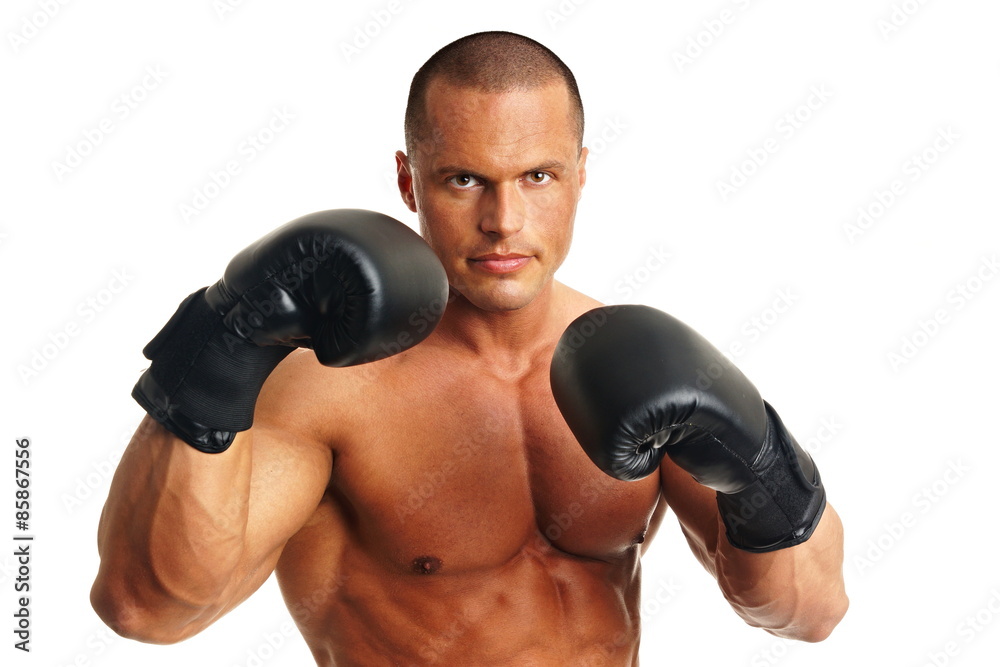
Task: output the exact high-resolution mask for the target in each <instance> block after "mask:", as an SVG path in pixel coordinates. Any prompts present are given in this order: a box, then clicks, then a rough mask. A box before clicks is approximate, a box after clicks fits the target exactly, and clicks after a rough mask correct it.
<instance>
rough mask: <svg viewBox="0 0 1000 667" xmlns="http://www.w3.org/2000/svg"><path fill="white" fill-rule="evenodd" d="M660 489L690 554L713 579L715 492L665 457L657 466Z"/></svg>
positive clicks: (716, 518) (716, 535)
mask: <svg viewBox="0 0 1000 667" xmlns="http://www.w3.org/2000/svg"><path fill="white" fill-rule="evenodd" d="M660 486H661V489H662V490H663V497H664V498H665V499H666V501H667V505H668V506H669V507H670V508H671V509H672V510H673V511H674V514H676V515H677V520H678V521H679V522H680V525H681V530H682V531H683V533H684V537H686V538H687V541H688V544H689V545H690V546H691V550H692V551H693V552H694V554H695V556H696V557H697V558H698V560H699V561H700V562H701V564H702V565H704V566H705V569H707V570H708V571H709V572H711V573H712V574H713V575H715V574H716V571H715V563H714V561H713V559H712V558H711V554H712V553H713V552H714V551H715V546H716V542H717V540H718V538H719V526H720V523H721V522H720V520H719V506H718V504H717V503H716V500H715V491H713V490H712V489H710V488H708V487H707V486H702V485H701V484H699V483H698V482H696V481H695V480H694V478H693V477H691V475H690V474H689V473H687V472H686V471H684V470H682V469H681V468H680V467H678V466H677V464H675V463H674V462H673V461H671V459H670V457H669V456H664V457H663V461H662V462H661V463H660Z"/></svg>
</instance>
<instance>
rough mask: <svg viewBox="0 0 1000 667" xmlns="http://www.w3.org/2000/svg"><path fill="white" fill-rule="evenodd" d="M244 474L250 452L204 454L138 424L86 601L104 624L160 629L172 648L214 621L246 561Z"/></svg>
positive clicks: (148, 423) (102, 531)
mask: <svg viewBox="0 0 1000 667" xmlns="http://www.w3.org/2000/svg"><path fill="white" fill-rule="evenodd" d="M246 444H249V443H246ZM250 472H251V455H250V448H249V447H232V448H230V449H229V450H227V451H226V452H224V453H222V454H205V453H203V452H199V451H197V450H196V449H194V448H193V447H190V446H188V445H187V444H186V443H184V442H183V441H181V440H180V439H178V438H176V437H174V436H173V435H172V434H170V433H169V432H167V431H166V430H165V429H163V427H162V426H160V425H159V424H157V423H156V422H154V421H153V420H152V419H150V418H148V417H147V418H146V419H144V421H143V423H142V425H141V426H140V428H139V431H138V432H137V434H136V436H135V437H134V438H133V440H132V442H131V443H130V444H129V447H128V449H127V450H126V452H125V454H124V456H123V457H122V461H121V463H120V464H119V467H118V470H117V472H116V474H115V478H114V480H113V482H112V485H111V491H110V494H109V496H108V500H107V503H106V504H105V507H104V511H103V513H102V515H101V522H100V526H99V528H98V550H99V553H100V556H101V567H100V570H99V572H98V575H97V579H96V581H95V583H94V587H93V591H92V594H91V597H92V601H93V603H94V607H95V609H96V610H97V612H98V614H100V615H101V617H102V618H103V619H104V620H105V621H106V622H107V623H108V624H109V625H111V626H112V627H115V629H116V630H119V629H121V631H122V632H123V634H131V632H132V630H130V628H135V627H151V628H156V632H157V633H162V637H160V640H162V641H169V638H170V637H171V636H172V635H173V634H174V633H180V632H182V630H183V629H184V628H186V627H188V626H189V625H191V623H193V622H195V621H197V620H198V619H199V618H200V617H201V616H203V615H205V614H213V613H217V611H216V607H217V606H218V604H217V603H218V601H219V599H220V596H221V595H222V594H223V592H224V591H225V590H226V588H227V587H229V586H230V585H231V583H232V578H233V575H234V573H235V572H236V571H237V565H238V564H239V562H240V559H241V557H242V555H243V549H244V540H245V533H246V526H247V517H248V505H249V503H248V498H249V486H250ZM116 626H118V627H116ZM147 638H148V637H147ZM152 640H155V639H152Z"/></svg>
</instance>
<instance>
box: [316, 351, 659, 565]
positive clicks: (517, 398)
mask: <svg viewBox="0 0 1000 667" xmlns="http://www.w3.org/2000/svg"><path fill="white" fill-rule="evenodd" d="M408 380H409V381H407V379H405V378H404V379H401V380H400V381H399V382H398V383H394V384H393V385H392V386H389V387H386V386H385V385H384V384H382V385H380V386H379V387H378V388H375V387H373V388H372V391H370V392H369V393H368V394H367V398H366V401H365V404H364V406H363V409H361V410H359V411H357V413H356V419H355V423H354V424H353V427H352V428H351V430H350V436H349V437H348V438H346V440H345V441H343V442H341V443H339V446H338V449H337V453H336V456H335V464H334V470H333V477H332V479H331V489H332V492H333V494H334V495H335V496H336V498H337V502H339V503H341V504H343V505H345V506H346V510H347V511H346V512H345V515H346V516H348V517H350V521H351V526H350V530H351V531H352V532H353V533H355V534H356V536H357V539H358V540H360V541H361V542H362V543H363V545H364V547H366V549H365V550H366V551H368V552H369V553H379V554H384V557H385V559H386V561H387V562H386V563H385V565H387V566H389V567H390V568H392V569H395V568H399V569H401V570H406V569H410V570H417V571H419V569H420V568H426V569H427V570H428V571H430V570H434V571H436V570H437V569H439V568H446V569H447V570H448V571H450V572H460V571H472V570H477V569H482V568H489V567H496V566H499V565H501V564H503V563H505V562H507V561H508V560H510V559H511V558H513V557H514V556H515V555H516V554H517V553H518V552H520V551H522V550H524V549H525V548H531V547H533V546H534V547H537V548H539V549H541V548H552V547H555V548H556V549H558V550H560V551H563V552H566V553H567V554H572V555H575V556H580V557H584V558H594V559H599V560H613V559H618V558H622V557H624V556H626V555H627V554H628V553H629V552H630V550H632V549H634V548H635V547H636V545H637V544H639V543H641V542H642V541H643V540H644V538H645V535H646V532H647V531H648V530H649V529H650V528H651V522H655V521H656V520H658V516H656V517H654V510H655V509H656V507H657V503H658V501H659V497H660V494H659V479H658V476H657V475H653V476H651V477H649V478H647V479H645V480H642V481H638V482H621V481H618V480H615V479H612V478H610V477H608V476H607V475H605V474H604V473H602V472H601V471H600V470H598V469H597V468H596V467H595V466H594V465H593V463H592V462H591V461H590V459H588V458H587V456H586V454H584V453H583V450H582V449H581V448H580V446H579V444H578V443H577V441H576V439H575V438H574V437H573V435H572V433H571V432H570V431H569V429H568V427H567V426H566V424H565V422H564V421H563V419H562V416H561V415H560V414H559V412H558V409H557V408H556V406H555V403H554V401H553V399H552V395H551V392H550V391H549V388H548V374H547V369H538V371H537V372H533V373H531V374H529V375H528V376H526V377H523V378H521V379H519V380H518V381H516V382H515V381H504V380H499V379H496V378H492V377H485V376H481V375H479V376H477V375H474V374H471V373H456V374H453V375H452V374H438V375H433V376H425V377H424V378H423V381H418V378H416V377H413V378H409V379H408ZM652 527H653V528H655V526H652Z"/></svg>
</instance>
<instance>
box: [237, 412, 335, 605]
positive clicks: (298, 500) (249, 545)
mask: <svg viewBox="0 0 1000 667" xmlns="http://www.w3.org/2000/svg"><path fill="white" fill-rule="evenodd" d="M241 437H243V438H245V440H246V442H245V443H241V442H239V440H240V438H241ZM241 444H246V445H248V446H252V447H253V472H252V474H251V478H250V501H249V514H248V517H247V528H246V540H245V543H244V555H243V558H242V559H241V567H240V570H241V571H242V576H240V577H239V578H238V579H237V581H235V582H234V586H233V590H232V591H231V592H230V595H229V596H227V597H229V598H230V599H231V604H229V605H228V607H229V608H231V607H232V606H235V605H236V604H238V603H239V602H241V601H242V600H244V599H246V598H247V597H248V596H249V595H250V594H251V593H253V592H254V591H255V590H257V588H259V587H260V586H261V584H263V583H264V581H266V580H267V578H268V577H269V576H270V574H271V572H272V571H273V570H274V567H275V565H276V564H277V562H278V558H279V557H280V556H281V550H282V549H283V548H284V546H285V544H286V543H287V542H288V540H289V539H290V538H291V537H292V536H293V535H295V533H297V532H298V531H299V529H300V528H301V527H302V526H303V525H305V523H306V522H307V521H308V520H309V518H310V517H311V516H312V515H313V513H314V512H315V511H316V508H317V507H318V506H319V503H320V501H321V499H322V498H323V494H324V492H325V490H326V487H327V484H328V483H329V480H330V467H331V464H332V460H333V459H332V454H331V452H330V450H329V448H327V447H323V446H322V445H320V444H317V443H312V442H307V441H302V440H296V439H295V438H294V437H293V436H290V435H289V434H288V433H284V432H278V431H275V430H273V429H269V428H260V429H258V428H257V427H255V428H254V429H251V431H248V432H246V433H245V434H241V435H240V436H237V441H236V442H235V443H234V446H236V445H241Z"/></svg>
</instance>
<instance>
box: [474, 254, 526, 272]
mask: <svg viewBox="0 0 1000 667" xmlns="http://www.w3.org/2000/svg"><path fill="white" fill-rule="evenodd" d="M469 261H470V262H472V263H473V266H476V267H478V268H480V269H482V270H484V271H486V272H488V273H512V272H514V271H517V270H518V269H520V268H521V267H523V266H524V265H525V264H527V263H528V262H530V261H531V257H530V256H527V255H520V254H518V253H510V254H505V255H502V254H499V253H495V252H494V253H490V254H488V255H480V256H479V257H473V258H472V259H470V260H469Z"/></svg>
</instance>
